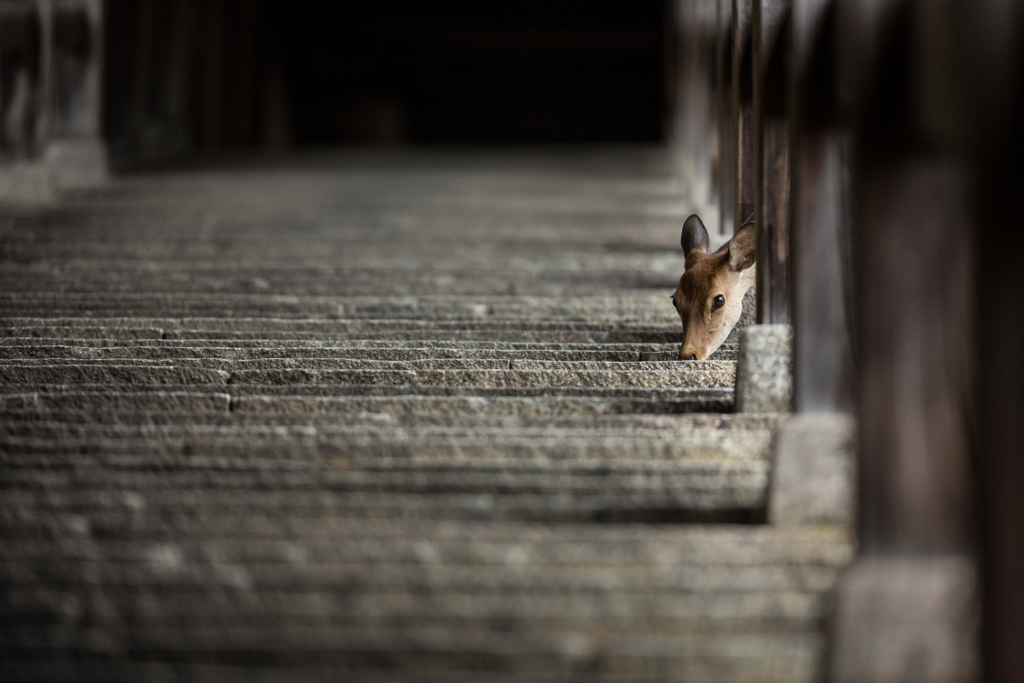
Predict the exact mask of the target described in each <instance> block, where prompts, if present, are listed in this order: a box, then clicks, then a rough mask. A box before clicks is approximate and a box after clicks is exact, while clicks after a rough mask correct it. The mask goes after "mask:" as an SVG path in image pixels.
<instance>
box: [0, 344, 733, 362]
mask: <svg viewBox="0 0 1024 683" xmlns="http://www.w3.org/2000/svg"><path fill="white" fill-rule="evenodd" d="M378 344H380V342H378ZM644 348H645V349H646V347H644ZM737 353H738V352H737V350H736V349H735V348H734V347H732V346H730V347H726V348H720V349H719V350H718V351H716V352H715V354H714V355H713V357H712V358H711V360H736V357H737ZM677 357H678V348H676V347H675V345H673V347H672V348H671V349H667V350H663V351H648V350H639V349H637V348H635V347H632V348H629V349H623V350H621V351H619V350H604V349H601V350H589V349H587V350H584V349H580V350H565V349H559V350H554V349H546V348H538V349H508V348H483V349H481V348H444V347H440V348H438V347H435V348H428V347H419V348H416V347H397V348H396V347H390V346H378V347H342V346H335V345H331V346H324V345H315V346H314V345H311V344H307V345H302V346H295V345H292V346H289V345H285V344H277V345H274V346H269V347H262V346H261V347H251V346H249V347H228V346H183V345H181V343H179V344H177V345H175V346H141V345H132V346H112V347H110V346H108V347H94V346H81V345H70V344H26V345H21V346H13V345H10V346H0V362H5V361H11V360H20V359H25V360H28V359H57V358H67V359H79V360H83V361H84V360H110V359H140V360H154V361H164V360H175V361H177V360H180V359H194V358H217V359H224V360H252V359H257V358H346V359H365V360H392V361H417V360H428V359H439V358H450V359H481V360H484V359H507V360H543V361H591V362H594V361H604V362H619V363H635V362H638V361H644V362H648V361H674V360H677Z"/></svg>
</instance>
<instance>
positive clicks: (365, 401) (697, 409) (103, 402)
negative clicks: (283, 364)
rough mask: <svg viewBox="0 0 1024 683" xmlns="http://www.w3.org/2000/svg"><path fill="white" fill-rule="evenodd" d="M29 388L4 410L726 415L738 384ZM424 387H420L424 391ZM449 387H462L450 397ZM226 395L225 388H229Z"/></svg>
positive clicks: (9, 397)
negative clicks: (693, 386)
mask: <svg viewBox="0 0 1024 683" xmlns="http://www.w3.org/2000/svg"><path fill="white" fill-rule="evenodd" d="M78 388H79V387H66V386H63V385H56V386H54V385H50V386H38V385H23V386H18V387H17V391H15V393H11V392H10V388H8V389H0V391H3V392H4V393H0V409H2V410H17V411H55V410H77V411H108V410H109V411H155V410H161V411H175V412H191V413H204V412H209V411H222V410H234V411H238V412H253V413H260V414H270V413H275V414H276V413H329V414H333V413H338V412H381V413H397V412H438V413H452V412H475V413H480V414H486V415H547V414H588V413H595V414H602V413H607V414H617V413H622V414H631V413H661V414H673V413H727V412H729V411H731V410H732V405H733V391H732V389H726V388H716V389H627V388H600V387H597V388H590V389H585V388H580V387H546V388H545V387H531V388H526V389H513V388H501V389H488V388H483V387H456V388H454V389H453V390H449V389H445V388H442V387H410V386H382V385H354V386H353V385H348V386H346V385H326V386H325V385H313V386H301V385H298V386H296V385H291V386H272V385H237V384H236V385H227V386H225V385H178V386H171V385H166V386H165V385H160V386H151V385H133V386H132V387H131V388H132V391H121V390H115V389H114V388H112V387H111V386H109V385H81V386H80V388H81V389H82V390H77V389H78ZM417 390H418V391H417ZM450 391H456V394H455V395H450ZM222 392H223V393H222Z"/></svg>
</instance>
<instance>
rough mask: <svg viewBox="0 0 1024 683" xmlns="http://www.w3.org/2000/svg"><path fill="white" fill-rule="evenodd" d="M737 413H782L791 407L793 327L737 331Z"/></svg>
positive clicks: (761, 326)
mask: <svg viewBox="0 0 1024 683" xmlns="http://www.w3.org/2000/svg"><path fill="white" fill-rule="evenodd" d="M737 360H738V362H737V364H736V412H737V413H785V412H789V411H790V410H792V406H793V328H792V327H791V326H790V325H751V326H750V327H745V328H743V329H742V330H740V349H739V356H738V358H737Z"/></svg>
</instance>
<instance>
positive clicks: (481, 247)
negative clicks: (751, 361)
mask: <svg viewBox="0 0 1024 683" xmlns="http://www.w3.org/2000/svg"><path fill="white" fill-rule="evenodd" d="M689 212H690V207H688V206H686V205H685V202H683V201H682V199H681V197H680V194H679V188H678V187H677V186H676V184H675V182H674V180H673V178H672V176H671V172H670V167H669V165H668V164H667V162H666V159H665V157H663V156H662V155H661V153H660V152H656V151H652V150H600V151H593V152H588V153H576V152H571V151H562V152H558V153H537V152H507V153H503V154H491V155H479V156H477V155H473V154H469V153H466V152H443V151H435V152H420V153H408V154H406V153H393V154H390V153H389V155H384V156H376V155H374V154H370V153H351V154H342V155H339V156H332V157H325V158H306V159H300V160H296V161H294V162H289V163H284V164H283V165H280V166H258V165H257V166H255V167H253V168H249V169H247V170H230V169H221V170H218V169H207V170H193V171H173V172H172V171H166V172H161V173H159V174H149V175H140V176H128V177H124V178H119V179H116V180H115V181H114V185H113V187H112V188H111V189H110V190H109V191H104V192H101V193H95V194H91V195H85V194H83V195H74V196H68V197H65V198H64V199H63V200H62V203H61V204H60V205H59V206H58V207H57V208H54V209H37V210H24V211H6V212H0V265H2V267H0V680H4V681H104V682H105V681H131V682H133V683H134V682H135V681H164V680H181V681H207V680H209V681H218V682H219V681H251V680H258V681H293V680H304V681H336V680H346V681H374V682H382V681H389V682H394V681H445V682H448V681H492V682H499V681H500V682H503V683H505V682H508V683H511V682H513V681H530V682H533V681H581V682H582V681H595V682H596V681H636V682H639V681H645V682H646V681H662V680H664V681H670V680H679V681H696V682H705V683H729V682H731V681H734V682H736V683H741V682H742V683H772V682H779V683H800V682H802V681H813V680H816V679H817V677H818V672H819V671H820V667H821V662H822V657H823V653H824V634H823V630H822V629H823V624H824V623H825V620H826V618H827V616H828V613H829V609H830V604H831V603H830V593H831V590H832V588H833V586H834V583H835V580H836V576H837V575H838V572H839V571H840V570H841V569H842V567H843V565H844V564H845V563H846V562H847V561H848V560H849V558H850V555H851V553H852V540H851V536H850V533H849V530H848V529H845V528H840V527H832V526H818V527H799V528H798V527H794V528H782V527H773V526H770V525H768V524H766V523H765V509H766V500H767V495H768V481H769V476H770V472H771V444H772V439H773V438H774V431H775V429H776V428H777V426H778V425H779V424H780V420H781V419H782V416H779V415H738V414H737V415H733V414H731V410H732V406H733V399H734V383H735V372H736V355H737V345H736V335H735V333H734V334H733V335H732V336H730V338H729V339H728V340H727V341H726V343H725V344H724V345H723V347H722V348H721V349H720V350H719V351H718V352H717V353H716V354H715V355H714V356H713V358H712V359H711V360H709V361H703V362H699V363H698V362H682V361H678V360H677V351H678V344H679V341H680V337H681V328H680V323H679V319H678V316H677V315H676V313H675V312H674V310H673V309H672V307H671V304H670V302H669V295H670V294H671V292H672V289H673V288H674V286H675V282H676V279H677V278H678V276H679V274H680V273H681V270H682V267H683V263H682V258H681V255H680V254H679V253H678V229H679V225H680V224H681V222H682V220H683V219H684V218H685V217H686V215H687V214H688V213H689ZM752 302H753V298H752V296H751V297H748V299H747V300H745V301H744V306H745V318H744V322H749V321H750V314H751V310H752V308H751V307H752Z"/></svg>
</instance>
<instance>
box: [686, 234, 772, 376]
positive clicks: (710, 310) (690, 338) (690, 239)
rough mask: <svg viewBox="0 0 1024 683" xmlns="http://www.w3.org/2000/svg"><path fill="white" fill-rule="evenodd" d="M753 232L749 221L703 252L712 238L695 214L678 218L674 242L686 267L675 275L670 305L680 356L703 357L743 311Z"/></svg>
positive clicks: (751, 273) (752, 277) (750, 279)
mask: <svg viewBox="0 0 1024 683" xmlns="http://www.w3.org/2000/svg"><path fill="white" fill-rule="evenodd" d="M756 239H757V236H756V233H755V230H754V222H753V220H748V221H747V222H746V223H744V224H743V225H741V226H740V228H739V229H738V230H737V231H736V232H735V234H733V236H732V239H730V240H729V241H728V242H726V243H725V244H723V245H722V246H721V247H720V248H719V249H718V250H717V251H714V252H712V253H708V250H709V249H710V245H711V241H710V239H708V231H707V229H705V227H704V224H703V223H702V222H701V220H700V218H699V217H698V216H697V215H696V214H694V215H692V216H690V217H689V218H687V219H686V222H684V223H683V232H682V235H680V238H679V242H680V244H681V245H682V247H683V255H684V256H685V257H686V269H685V271H684V272H683V275H682V277H680V278H679V285H678V286H676V291H675V294H673V295H672V305H673V306H675V308H676V312H678V313H679V318H680V320H682V322H683V343H682V344H680V346H679V359H680V360H707V358H708V356H710V355H711V354H712V353H714V352H715V351H716V350H717V349H718V347H719V346H721V345H722V342H724V341H725V338H726V337H728V336H729V333H730V332H731V331H732V329H733V328H734V327H735V326H736V323H737V322H738V321H739V319H740V315H741V314H742V313H743V295H744V294H746V293H747V290H749V289H750V288H751V287H753V286H754V282H755V281H756V279H757V265H756V263H755V259H756V256H757V255H756V253H755V245H756Z"/></svg>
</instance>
